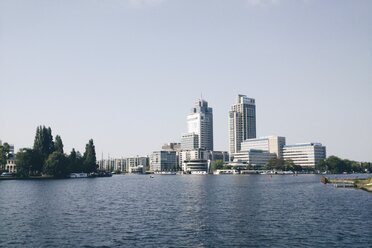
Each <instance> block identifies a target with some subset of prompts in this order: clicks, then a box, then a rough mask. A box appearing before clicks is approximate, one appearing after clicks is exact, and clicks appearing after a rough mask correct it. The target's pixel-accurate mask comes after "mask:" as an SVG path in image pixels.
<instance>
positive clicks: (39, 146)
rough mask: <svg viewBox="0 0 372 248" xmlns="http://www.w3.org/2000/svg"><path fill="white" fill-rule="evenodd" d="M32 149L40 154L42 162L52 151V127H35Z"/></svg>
mask: <svg viewBox="0 0 372 248" xmlns="http://www.w3.org/2000/svg"><path fill="white" fill-rule="evenodd" d="M34 150H35V151H37V152H38V153H39V154H40V155H41V158H42V161H43V164H44V162H45V160H46V159H47V158H48V156H49V155H50V154H51V153H52V152H53V151H54V143H53V136H52V129H51V128H50V127H48V128H46V127H45V126H38V127H37V129H36V135H35V140H34Z"/></svg>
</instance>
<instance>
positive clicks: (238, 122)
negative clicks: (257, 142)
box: [229, 95, 256, 154]
mask: <svg viewBox="0 0 372 248" xmlns="http://www.w3.org/2000/svg"><path fill="white" fill-rule="evenodd" d="M254 138H256V103H255V100H254V99H253V98H248V97H247V96H245V95H238V99H237V102H236V104H234V105H232V106H231V111H230V112H229V147H230V154H234V153H237V152H240V150H241V143H242V142H243V141H244V140H247V139H254Z"/></svg>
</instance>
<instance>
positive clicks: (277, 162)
mask: <svg viewBox="0 0 372 248" xmlns="http://www.w3.org/2000/svg"><path fill="white" fill-rule="evenodd" d="M284 163H285V161H284V159H282V158H272V159H270V160H269V161H268V162H267V164H266V165H265V166H264V169H265V170H279V171H282V170H285V165H284Z"/></svg>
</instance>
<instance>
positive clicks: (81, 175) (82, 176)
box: [70, 173, 88, 178]
mask: <svg viewBox="0 0 372 248" xmlns="http://www.w3.org/2000/svg"><path fill="white" fill-rule="evenodd" d="M85 177H88V174H87V173H70V178H85Z"/></svg>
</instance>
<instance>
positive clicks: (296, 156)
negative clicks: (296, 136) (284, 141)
mask: <svg viewBox="0 0 372 248" xmlns="http://www.w3.org/2000/svg"><path fill="white" fill-rule="evenodd" d="M283 158H284V159H285V160H292V161H293V163H294V164H296V165H300V166H301V167H303V168H315V165H316V164H317V163H318V162H319V161H320V160H322V159H325V158H326V147H325V146H323V145H322V144H321V143H302V144H294V145H286V146H284V148H283Z"/></svg>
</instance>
